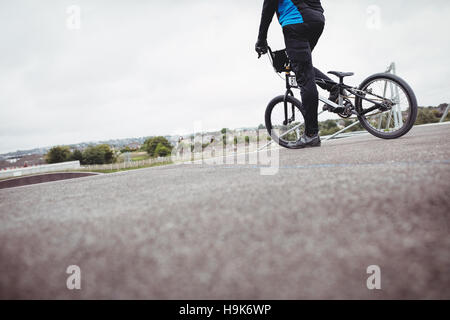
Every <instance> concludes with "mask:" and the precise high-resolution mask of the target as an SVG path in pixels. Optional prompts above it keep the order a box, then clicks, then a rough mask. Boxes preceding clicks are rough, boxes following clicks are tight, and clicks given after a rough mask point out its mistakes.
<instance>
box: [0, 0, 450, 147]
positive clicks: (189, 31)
mask: <svg viewBox="0 0 450 320" xmlns="http://www.w3.org/2000/svg"><path fill="white" fill-rule="evenodd" d="M322 3H323V6H324V8H325V10H326V12H325V16H326V19H327V25H326V29H325V32H324V35H323V37H322V38H321V40H320V42H319V45H318V46H317V49H316V51H315V52H314V55H313V60H314V64H315V65H316V66H317V67H318V68H319V69H322V70H323V71H328V70H336V69H337V70H342V71H354V72H355V73H356V76H355V77H353V78H351V80H350V81H349V82H350V83H349V84H354V85H357V84H359V83H360V82H361V81H362V80H363V79H364V78H365V77H366V76H368V75H370V74H373V73H376V72H381V71H384V70H385V69H386V67H387V66H388V65H389V63H390V62H391V61H395V62H396V63H397V72H398V74H399V75H400V76H401V77H403V78H405V79H406V80H407V81H408V82H409V83H410V84H411V86H412V87H413V89H414V90H415V91H416V94H417V97H418V100H419V104H420V105H438V104H440V103H443V102H449V100H450V99H449V92H450V80H449V79H450V68H449V65H448V57H449V56H450V42H449V41H448V37H449V36H448V32H449V30H450V22H449V17H450V1H448V0H433V1H423V0H421V1H418V0H371V1H367V0H358V1H354V0H323V1H322ZM72 5H75V6H78V7H79V8H80V9H81V23H80V28H79V29H77V23H76V19H72V18H73V17H76V13H74V11H70V10H69V12H68V11H67V9H68V7H70V6H72ZM373 5H375V7H373ZM371 6H372V7H371ZM261 7H262V0H226V1H223V0H220V1H219V0H172V1H154V0H126V1H125V0H122V1H119V0H84V1H82V0H72V1H65V0H42V1H35V0H29V1H26V0H14V1H13V0H10V1H7V0H2V1H1V2H0V39H1V41H0V153H3V152H9V151H15V150H17V149H28V148H34V147H44V146H51V145H57V144H72V143H77V142H82V141H96V140H104V139H111V138H126V137H140V136H149V135H160V134H161V135H166V134H182V133H189V132H191V131H192V130H193V126H194V123H195V122H197V121H201V122H202V125H203V128H204V129H205V130H210V129H220V128H223V127H229V128H237V127H246V126H256V125H258V124H260V123H263V122H264V110H265V107H266V104H267V102H268V101H269V100H270V99H271V98H272V97H273V96H275V95H278V94H280V93H282V91H283V89H284V83H283V82H282V81H281V80H280V79H279V78H278V77H277V76H276V74H275V73H274V72H273V69H272V68H271V66H270V65H269V64H268V61H267V57H264V58H263V59H261V60H258V59H256V53H255V52H254V49H253V48H254V43H255V41H256V37H257V30H258V25H259V19H260V14H261ZM377 8H378V9H379V12H378V9H377ZM378 17H379V18H378ZM269 43H270V44H271V46H272V47H273V48H275V49H282V48H284V43H283V38H282V33H281V28H280V26H279V24H278V23H277V21H276V19H274V22H273V23H272V27H271V31H270V33H269Z"/></svg>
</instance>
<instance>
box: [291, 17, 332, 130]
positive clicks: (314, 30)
mask: <svg viewBox="0 0 450 320" xmlns="http://www.w3.org/2000/svg"><path fill="white" fill-rule="evenodd" d="M324 26H325V18H323V15H322V14H320V15H319V14H317V15H315V19H314V20H313V21H308V22H304V23H300V24H293V25H288V26H285V27H284V28H283V33H284V41H285V43H286V51H287V54H288V56H289V60H290V61H291V67H292V70H293V71H294V73H295V76H296V78H297V83H298V85H299V86H300V89H301V95H302V103H303V106H304V108H305V127H306V133H307V134H308V135H315V134H317V133H318V132H319V124H318V119H317V118H318V116H317V109H318V107H319V93H318V91H317V87H316V81H315V80H316V79H327V80H331V79H330V78H329V77H327V76H326V75H325V74H323V73H322V72H321V71H320V70H319V69H316V68H314V67H313V63H312V57H311V52H312V51H313V50H314V47H315V46H316V44H317V42H318V41H319V38H320V36H321V35H322V32H323V29H324ZM320 86H321V88H322V89H325V90H328V91H330V90H331V87H332V85H331V86H330V85H323V84H322V85H320Z"/></svg>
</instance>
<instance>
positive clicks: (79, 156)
mask: <svg viewBox="0 0 450 320" xmlns="http://www.w3.org/2000/svg"><path fill="white" fill-rule="evenodd" d="M70 160H71V161H80V162H81V163H82V162H83V153H82V152H81V151H80V150H78V149H76V150H74V151H73V152H72V154H71V155H70Z"/></svg>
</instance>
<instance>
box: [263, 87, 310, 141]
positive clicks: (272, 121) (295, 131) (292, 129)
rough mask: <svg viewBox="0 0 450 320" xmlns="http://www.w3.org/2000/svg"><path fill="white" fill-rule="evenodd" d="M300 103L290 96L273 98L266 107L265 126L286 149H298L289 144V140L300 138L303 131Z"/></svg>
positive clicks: (273, 137)
mask: <svg viewBox="0 0 450 320" xmlns="http://www.w3.org/2000/svg"><path fill="white" fill-rule="evenodd" d="M303 113H304V112H303V105H302V103H301V102H300V101H299V100H297V99H296V98H294V97H292V96H289V95H288V96H287V97H286V100H285V96H278V97H276V98H274V99H273V100H272V101H271V102H270V103H269V105H268V106H267V109H266V116H265V120H266V128H267V131H268V132H269V135H270V136H271V138H272V139H273V140H274V141H275V142H276V143H278V144H279V145H280V146H282V147H284V148H288V149H298V148H297V147H292V146H289V143H290V142H296V141H298V140H300V137H301V136H302V135H303V133H304V132H305V121H304V116H303Z"/></svg>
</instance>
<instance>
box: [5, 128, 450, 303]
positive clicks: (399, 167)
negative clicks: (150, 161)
mask: <svg viewBox="0 0 450 320" xmlns="http://www.w3.org/2000/svg"><path fill="white" fill-rule="evenodd" d="M449 143H450V125H448V124H447V125H440V126H425V127H417V128H414V129H413V131H412V132H411V133H410V134H409V135H407V136H405V137H403V138H401V139H398V140H394V141H385V140H380V139H377V138H374V137H372V136H370V135H364V136H360V137H355V138H349V139H344V140H338V141H333V142H327V143H324V145H323V147H322V148H320V149H307V150H300V151H290V150H281V153H280V166H281V167H280V170H279V173H278V174H277V175H274V176H262V175H260V170H259V169H258V168H254V167H250V166H208V165H203V166H200V165H183V166H171V167H159V168H151V169H144V170H138V171H130V172H124V173H120V174H114V175H102V176H95V177H88V178H81V179H76V180H72V181H61V182H54V183H47V184H40V185H35V186H27V187H20V188H14V189H4V190H0V298H46V299H47V298H69V299H78V298H89V299H91V298H107V299H109V298H138V299H154V298H158V299H223V298H226V299H312V298H331V299H347V298H350V299H354V298H362V299H381V298H383V299H393V298H445V299H450V236H449V234H450V233H449V231H450V194H449V191H450V144H449ZM69 265H78V266H80V267H81V270H82V290H81V291H76V292H74V291H69V290H67V289H66V278H67V276H68V275H67V274H66V273H65V271H66V268H67V267H68V266H69ZM369 265H379V266H380V267H381V272H382V283H381V285H382V290H381V291H369V290H368V289H367V288H366V279H367V277H368V275H367V274H366V268H367V267H368V266H369Z"/></svg>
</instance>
